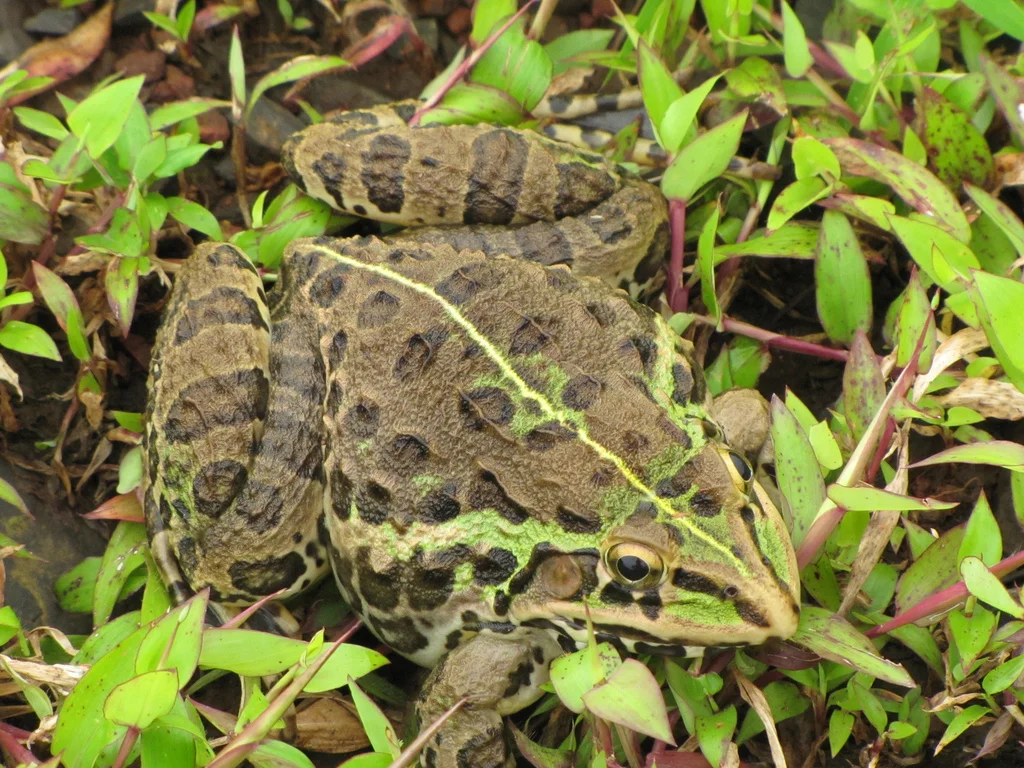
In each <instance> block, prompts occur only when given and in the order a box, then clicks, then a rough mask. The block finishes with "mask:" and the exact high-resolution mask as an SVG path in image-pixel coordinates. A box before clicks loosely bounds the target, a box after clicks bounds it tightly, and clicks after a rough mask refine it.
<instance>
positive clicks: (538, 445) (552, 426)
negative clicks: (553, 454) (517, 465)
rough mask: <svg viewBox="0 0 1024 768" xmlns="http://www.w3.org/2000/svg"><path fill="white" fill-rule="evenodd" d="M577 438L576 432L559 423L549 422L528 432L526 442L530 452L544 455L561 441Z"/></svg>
mask: <svg viewBox="0 0 1024 768" xmlns="http://www.w3.org/2000/svg"><path fill="white" fill-rule="evenodd" d="M575 437H576V432H575V431H573V430H572V429H570V428H569V427H566V426H565V425H564V424H559V423H558V422H557V421H549V422H546V423H544V424H541V425H540V426H539V427H537V428H536V429H532V430H530V431H529V432H527V433H526V436H525V438H524V442H525V443H526V447H527V449H528V450H531V451H537V452H538V453H542V452H544V451H547V450H550V449H552V448H554V447H555V445H557V444H558V443H559V442H560V441H563V440H573V439H575Z"/></svg>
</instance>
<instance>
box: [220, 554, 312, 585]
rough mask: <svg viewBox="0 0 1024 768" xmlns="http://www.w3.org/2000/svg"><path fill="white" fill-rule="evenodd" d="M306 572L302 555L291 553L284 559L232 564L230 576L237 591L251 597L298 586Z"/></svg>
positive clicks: (275, 558)
mask: <svg viewBox="0 0 1024 768" xmlns="http://www.w3.org/2000/svg"><path fill="white" fill-rule="evenodd" d="M306 570H307V568H306V562H305V560H304V559H303V557H302V555H301V554H299V553H298V552H289V553H288V554H287V555H284V556H282V557H268V558H265V559H263V560H256V561H253V562H246V561H239V562H235V563H232V564H231V566H230V567H229V568H228V574H229V575H230V576H231V584H232V586H233V587H234V588H235V589H238V590H240V591H242V592H244V593H247V594H250V595H269V594H271V593H273V592H277V591H278V590H279V589H284V588H286V587H291V586H293V585H294V584H296V583H297V582H298V581H299V580H300V579H301V578H302V575H303V574H305V573H306Z"/></svg>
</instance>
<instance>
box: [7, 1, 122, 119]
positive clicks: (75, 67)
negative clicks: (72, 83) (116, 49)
mask: <svg viewBox="0 0 1024 768" xmlns="http://www.w3.org/2000/svg"><path fill="white" fill-rule="evenodd" d="M113 18H114V3H107V4H106V5H105V6H104V7H103V8H101V9H100V10H98V11H96V13H94V14H93V15H92V16H90V17H89V18H88V19H86V20H85V21H84V22H82V23H81V24H79V25H78V27H76V28H75V30H74V31H73V32H71V33H70V34H68V35H65V36H64V37H57V38H54V39H52V40H44V41H43V42H41V43H36V44H35V45H33V46H32V47H31V48H29V49H28V50H27V51H25V52H24V53H23V54H21V56H19V57H18V58H17V60H16V61H13V62H11V63H10V64H9V65H8V66H6V67H4V69H3V70H0V79H2V78H3V77H4V76H6V75H9V74H10V73H11V72H14V71H17V70H19V69H23V70H25V71H26V72H28V74H29V76H30V77H38V76H45V77H52V78H53V82H52V83H50V84H49V85H46V86H44V87H43V88H40V89H39V90H37V91H32V92H30V93H23V94H19V95H18V96H15V97H14V98H12V99H11V101H10V103H11V104H17V103H19V102H22V101H25V100H26V99H28V98H30V97H32V96H34V95H35V94H37V93H41V92H43V91H45V90H48V89H50V88H52V87H53V86H54V85H56V84H57V83H62V82H64V81H65V80H68V79H69V78H72V77H74V76H75V75H77V74H78V73H80V72H81V71H83V70H84V69H85V68H86V67H88V66H89V65H90V64H92V63H93V62H94V61H95V60H96V58H97V57H98V56H99V55H100V54H101V53H103V50H104V48H106V47H107V41H108V40H109V39H110V23H111V21H112V20H113Z"/></svg>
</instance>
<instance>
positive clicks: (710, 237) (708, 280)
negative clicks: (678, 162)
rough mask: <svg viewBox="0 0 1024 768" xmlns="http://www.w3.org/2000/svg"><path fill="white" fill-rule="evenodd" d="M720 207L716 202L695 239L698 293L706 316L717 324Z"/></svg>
mask: <svg viewBox="0 0 1024 768" xmlns="http://www.w3.org/2000/svg"><path fill="white" fill-rule="evenodd" d="M720 215H721V208H720V207H719V206H718V203H717V202H716V203H715V204H714V207H713V208H712V211H711V215H710V216H709V217H708V220H707V221H706V222H704V228H703V229H702V230H701V233H700V238H699V239H698V241H697V268H698V269H699V271H700V295H701V298H702V299H703V300H704V306H705V307H706V308H707V313H708V316H709V317H711V318H712V319H714V321H715V323H716V324H717V323H718V322H719V320H720V317H721V311H722V310H721V307H720V306H719V304H718V296H717V295H716V294H715V238H716V236H717V234H718V219H719V216H720Z"/></svg>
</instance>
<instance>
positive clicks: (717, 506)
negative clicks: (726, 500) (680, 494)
mask: <svg viewBox="0 0 1024 768" xmlns="http://www.w3.org/2000/svg"><path fill="white" fill-rule="evenodd" d="M690 510H691V511H692V512H693V513H694V514H695V515H698V516H700V517H715V516H716V515H718V514H719V513H720V512H721V511H722V505H721V503H719V501H718V499H716V498H715V497H714V495H713V494H711V493H708V492H707V491H697V492H696V493H695V494H693V496H692V497H691V498H690Z"/></svg>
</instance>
